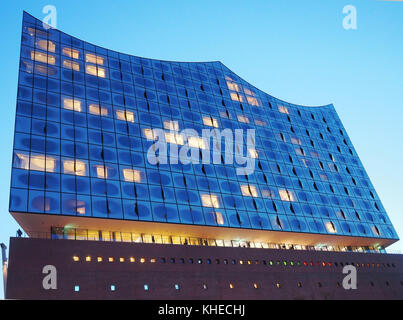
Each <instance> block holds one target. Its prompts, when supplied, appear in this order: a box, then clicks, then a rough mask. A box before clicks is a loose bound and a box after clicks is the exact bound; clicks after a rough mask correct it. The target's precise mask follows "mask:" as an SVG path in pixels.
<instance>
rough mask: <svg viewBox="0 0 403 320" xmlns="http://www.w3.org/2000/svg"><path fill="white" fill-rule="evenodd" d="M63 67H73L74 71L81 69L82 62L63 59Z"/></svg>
mask: <svg viewBox="0 0 403 320" xmlns="http://www.w3.org/2000/svg"><path fill="white" fill-rule="evenodd" d="M63 67H65V68H67V69H73V70H74V71H80V64H79V63H78V62H75V61H71V60H66V59H63Z"/></svg>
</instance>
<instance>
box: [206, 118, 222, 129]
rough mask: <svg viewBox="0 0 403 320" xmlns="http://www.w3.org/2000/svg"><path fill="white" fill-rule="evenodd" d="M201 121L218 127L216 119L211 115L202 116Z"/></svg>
mask: <svg viewBox="0 0 403 320" xmlns="http://www.w3.org/2000/svg"><path fill="white" fill-rule="evenodd" d="M203 123H204V124H205V125H206V126H210V127H214V128H218V122H217V119H214V118H213V117H203Z"/></svg>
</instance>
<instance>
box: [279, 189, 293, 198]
mask: <svg viewBox="0 0 403 320" xmlns="http://www.w3.org/2000/svg"><path fill="white" fill-rule="evenodd" d="M278 193H279V194H280V198H281V200H283V201H295V197H294V193H293V192H292V191H289V190H283V189H281V190H278Z"/></svg>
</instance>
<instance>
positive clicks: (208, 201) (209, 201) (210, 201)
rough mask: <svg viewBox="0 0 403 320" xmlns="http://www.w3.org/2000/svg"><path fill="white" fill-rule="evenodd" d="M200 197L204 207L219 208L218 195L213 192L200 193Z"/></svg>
mask: <svg viewBox="0 0 403 320" xmlns="http://www.w3.org/2000/svg"><path fill="white" fill-rule="evenodd" d="M201 199H202V204H203V206H204V207H209V208H219V207H220V203H219V201H218V197H217V196H216V195H214V194H202V195H201Z"/></svg>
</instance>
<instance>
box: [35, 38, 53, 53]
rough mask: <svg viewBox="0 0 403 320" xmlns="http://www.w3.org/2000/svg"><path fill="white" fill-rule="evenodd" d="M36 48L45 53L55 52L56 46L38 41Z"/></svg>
mask: <svg viewBox="0 0 403 320" xmlns="http://www.w3.org/2000/svg"><path fill="white" fill-rule="evenodd" d="M36 46H37V47H39V48H41V49H42V50H45V51H50V52H55V51H56V45H55V44H54V43H53V42H52V41H50V40H38V41H37V42H36Z"/></svg>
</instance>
